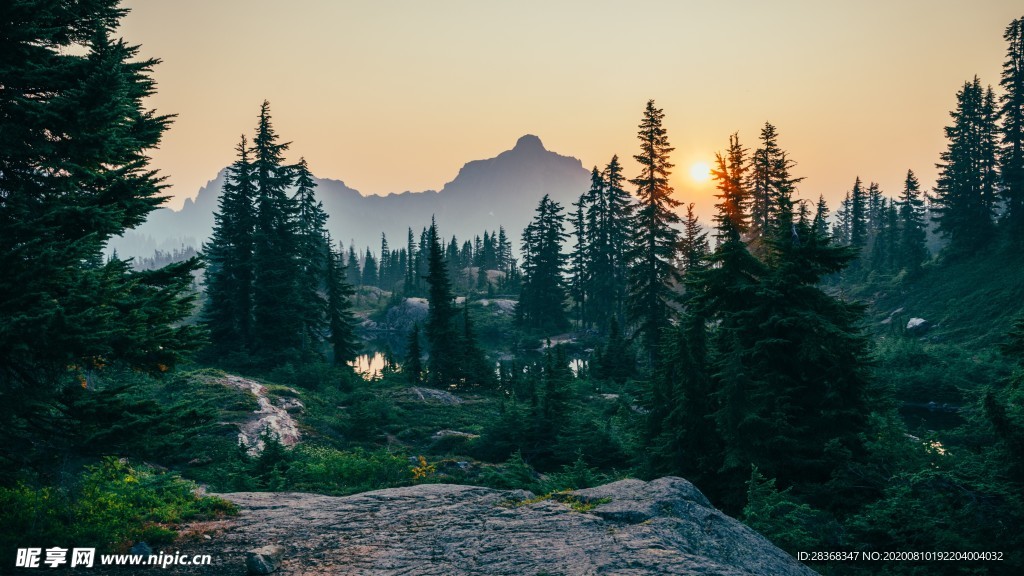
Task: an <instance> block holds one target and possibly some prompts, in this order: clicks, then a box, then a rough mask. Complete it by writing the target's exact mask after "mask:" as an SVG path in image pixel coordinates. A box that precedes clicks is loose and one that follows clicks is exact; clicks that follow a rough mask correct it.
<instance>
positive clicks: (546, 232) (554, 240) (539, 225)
mask: <svg viewBox="0 0 1024 576" xmlns="http://www.w3.org/2000/svg"><path fill="white" fill-rule="evenodd" d="M565 238H566V234H565V213H564V212H563V210H562V206H561V205H560V204H559V203H558V202H555V201H553V200H551V198H550V197H549V196H548V195H547V194H545V195H544V197H543V198H541V201H540V203H539V204H538V205H537V213H536V215H535V216H534V217H533V220H532V221H531V222H530V223H529V224H528V225H527V226H526V229H524V230H523V281H522V287H521V289H520V296H519V303H518V304H517V306H516V317H517V318H518V320H519V322H520V323H521V324H523V325H525V326H528V327H530V328H535V329H538V330H561V329H565V328H566V327H568V325H569V321H568V319H567V318H566V316H565V307H564V303H565V299H566V292H565V279H564V278H563V277H562V263H563V261H564V256H563V254H562V242H563V241H564V240H565Z"/></svg>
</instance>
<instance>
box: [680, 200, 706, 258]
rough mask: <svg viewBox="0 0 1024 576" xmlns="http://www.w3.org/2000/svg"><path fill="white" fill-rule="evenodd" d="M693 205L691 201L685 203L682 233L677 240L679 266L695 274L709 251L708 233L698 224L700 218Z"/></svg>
mask: <svg viewBox="0 0 1024 576" xmlns="http://www.w3.org/2000/svg"><path fill="white" fill-rule="evenodd" d="M693 207H694V204H693V202H690V203H689V204H687V205H686V219H685V221H684V222H683V235H682V238H681V239H680V241H679V256H680V259H681V264H682V266H681V268H682V269H683V271H684V272H685V273H686V274H695V273H697V272H699V271H700V270H701V269H703V268H704V265H705V263H706V261H707V258H708V253H709V252H710V246H709V245H708V233H707V232H705V231H704V228H703V227H702V226H701V225H700V220H699V219H698V218H697V213H696V212H694V210H693Z"/></svg>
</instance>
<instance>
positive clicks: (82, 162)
mask: <svg viewBox="0 0 1024 576" xmlns="http://www.w3.org/2000/svg"><path fill="white" fill-rule="evenodd" d="M0 10H2V12H3V16H2V17H0V78H2V80H0V85H2V88H0V117H2V118H3V120H2V121H0V123H2V128H0V134H2V135H0V230H2V232H0V266H2V270H3V274H2V275H0V419H2V421H3V422H4V425H3V429H2V432H0V446H2V448H0V460H3V461H4V468H5V469H8V470H20V469H23V467H22V466H21V465H20V464H21V462H23V461H24V460H25V459H27V458H30V457H32V456H35V455H38V454H44V455H46V456H47V457H49V458H55V459H59V458H61V457H62V456H63V454H61V453H60V452H59V451H57V450H54V448H58V447H59V445H60V444H61V443H62V440H61V438H60V437H59V436H58V435H55V434H54V433H53V432H54V431H55V430H57V431H59V430H63V429H65V428H62V427H61V426H60V423H61V422H62V421H66V420H67V419H68V414H69V409H68V404H69V403H73V402H75V401H76V399H78V398H82V395H83V394H84V391H83V390H82V382H85V385H87V386H88V385H89V382H91V381H92V380H91V378H90V377H89V376H90V374H92V373H99V372H102V371H103V370H106V369H109V368H113V367H116V366H122V367H124V366H127V367H131V368H134V369H138V370H142V371H147V372H159V371H162V370H167V369H169V368H170V367H171V366H173V365H174V364H175V362H176V360H178V359H179V358H180V356H181V355H182V354H183V353H185V352H187V351H189V350H191V349H194V348H195V346H196V345H197V344H198V341H197V340H198V338H197V336H198V332H199V331H198V329H197V328H196V327H195V326H192V325H188V324H183V323H181V320H182V319H183V318H184V317H185V316H187V315H188V314H189V313H190V312H191V308H192V297H191V296H190V288H191V282H192V277H191V274H192V272H193V271H194V270H195V269H197V267H198V261H197V260H196V259H190V260H187V261H185V262H181V263H176V264H171V265H168V266H166V267H164V268H161V269H158V270H147V271H138V272H136V271H132V270H131V266H130V263H128V262H126V261H123V260H119V259H116V258H111V259H108V260H107V261H106V262H103V257H102V253H103V249H104V245H105V244H106V243H107V241H108V240H110V239H111V238H112V237H114V236H116V235H119V234H121V233H123V232H124V231H125V230H127V229H129V228H133V227H136V226H138V225H140V224H142V223H143V222H144V221H145V220H146V216H147V215H148V214H149V213H150V212H151V211H153V210H154V209H155V208H156V207H157V206H158V205H159V204H161V203H162V202H163V201H164V197H162V196H161V195H160V193H161V190H162V189H163V188H164V185H163V184H162V183H161V182H162V178H161V177H160V176H159V175H158V174H157V173H156V172H155V171H154V170H152V169H151V168H150V166H149V160H150V159H149V156H148V151H149V150H152V149H153V148H155V147H156V146H157V144H158V143H159V141H160V137H161V135H162V134H163V132H164V130H166V129H167V127H168V125H169V124H170V122H171V117H170V116H167V115H162V114H158V113H156V112H155V111H153V110H149V109H147V108H146V107H145V106H144V101H145V100H146V99H147V98H148V97H150V96H152V95H153V94H154V92H155V83H154V81H153V79H152V77H151V74H152V71H153V67H154V66H155V65H156V64H157V63H158V60H155V59H146V60H140V59H137V57H138V53H139V49H138V47H136V46H131V45H129V44H127V43H125V42H124V41H123V40H118V39H114V38H112V34H113V33H114V31H115V30H116V29H117V27H118V24H119V21H120V20H121V18H122V17H123V16H124V15H125V13H126V10H124V9H121V8H118V7H117V2H116V1H115V0H94V1H91V2H67V1H61V2H20V3H16V4H15V3H5V4H4V7H3V8H2V9H0ZM79 378H82V380H79ZM60 404H63V406H60ZM62 464H64V463H62Z"/></svg>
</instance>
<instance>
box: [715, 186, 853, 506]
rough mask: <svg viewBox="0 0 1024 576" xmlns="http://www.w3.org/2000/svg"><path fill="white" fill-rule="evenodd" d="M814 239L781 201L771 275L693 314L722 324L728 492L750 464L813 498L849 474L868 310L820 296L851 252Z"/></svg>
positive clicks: (721, 400) (720, 383) (719, 342)
mask: <svg viewBox="0 0 1024 576" xmlns="http://www.w3.org/2000/svg"><path fill="white" fill-rule="evenodd" d="M818 240H819V239H818V237H817V236H816V235H815V234H813V233H812V231H811V229H810V226H809V224H808V223H807V221H806V220H805V219H802V220H794V219H793V214H792V205H791V204H789V203H787V202H782V203H781V204H780V211H779V214H778V219H777V221H776V224H775V227H774V229H773V230H772V235H771V238H770V241H769V244H768V250H769V257H768V258H767V259H766V261H767V262H768V263H769V267H768V268H767V269H764V270H762V271H761V273H760V274H759V275H758V276H759V277H757V278H756V280H754V281H753V282H750V283H735V284H734V285H733V286H734V288H735V289H734V290H730V291H728V292H731V293H729V294H728V300H725V299H721V300H718V301H715V300H712V299H708V300H706V301H705V304H706V305H705V306H703V307H699V308H697V309H698V310H699V311H700V313H701V315H702V317H703V319H704V320H705V321H706V322H710V321H716V320H717V321H718V323H717V328H716V332H717V334H716V337H715V343H716V349H717V350H716V354H715V356H714V358H715V359H714V361H713V363H712V366H713V368H712V373H714V374H715V375H716V376H715V383H714V387H715V389H716V390H717V392H716V400H717V402H718V404H719V406H718V410H717V411H716V413H715V420H716V425H717V429H718V432H719V434H720V435H721V437H722V441H723V445H724V460H723V464H722V471H723V472H724V473H725V477H726V478H729V479H730V480H728V481H727V484H728V483H733V484H737V485H738V484H739V483H741V482H742V481H743V479H744V478H745V477H746V472H747V470H749V466H750V465H751V464H752V463H753V464H756V465H757V466H758V467H759V468H761V469H763V470H765V471H766V472H768V473H769V474H770V475H771V476H773V477H776V478H778V479H779V481H780V482H781V483H782V484H783V485H786V486H789V485H793V484H799V485H801V486H806V487H808V489H809V490H810V487H813V486H815V485H821V484H823V483H825V482H826V481H827V480H828V479H829V478H830V477H832V475H833V474H834V473H835V472H836V471H837V470H838V469H839V468H840V467H842V466H843V465H844V461H843V458H845V456H843V454H850V453H852V452H855V451H856V450H857V447H858V443H859V440H858V434H860V432H861V431H863V430H864V429H865V426H866V417H867V413H868V410H867V404H866V402H867V388H868V380H867V371H866V367H867V358H868V342H867V339H866V338H865V337H864V335H863V334H862V333H861V330H860V327H859V325H860V321H861V320H860V319H861V315H862V312H863V308H862V307H861V306H860V305H858V304H851V303H847V302H844V301H842V300H838V299H836V298H834V297H832V296H830V295H828V294H826V293H825V292H823V291H822V290H821V288H820V287H819V283H820V281H821V279H822V277H824V276H826V275H828V274H833V273H836V272H838V271H840V270H841V269H842V268H843V267H844V266H846V265H847V264H848V263H849V262H850V261H851V260H852V259H853V258H854V252H853V249H852V248H846V247H842V246H834V245H831V244H830V243H821V242H819V241H818ZM709 279H710V280H715V277H714V275H712V276H709ZM722 292H723V290H722V289H721V288H718V287H714V286H713V285H709V286H707V288H706V293H722ZM722 304H724V305H725V306H722Z"/></svg>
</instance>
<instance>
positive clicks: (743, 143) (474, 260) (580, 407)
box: [0, 0, 1024, 575]
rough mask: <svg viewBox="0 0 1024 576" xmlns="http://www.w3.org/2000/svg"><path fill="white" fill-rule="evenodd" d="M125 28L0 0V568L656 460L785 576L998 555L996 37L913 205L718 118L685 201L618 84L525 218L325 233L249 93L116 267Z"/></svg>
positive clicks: (1009, 433) (135, 219) (137, 66)
mask: <svg viewBox="0 0 1024 576" xmlns="http://www.w3.org/2000/svg"><path fill="white" fill-rule="evenodd" d="M126 14H127V12H126V10H125V8H123V7H122V6H120V5H119V2H118V1H117V0H81V1H71V0H51V1H42V0H24V1H22V0H17V1H13V2H5V3H4V5H3V6H2V7H0V271H2V274H0V423H2V426H0V565H2V566H3V568H0V572H2V573H5V574H6V573H9V572H13V571H15V569H16V568H19V569H21V568H25V567H26V566H29V565H27V564H18V565H17V566H16V565H15V562H16V560H17V561H18V562H21V558H22V557H23V555H24V554H23V552H22V551H23V550H25V549H29V548H32V547H42V548H49V547H51V546H59V547H63V548H72V547H90V548H95V549H96V550H97V551H98V552H100V553H103V552H106V553H117V552H119V553H125V552H127V551H128V550H129V549H131V550H132V553H133V554H134V553H136V550H137V548H136V547H137V546H138V545H139V543H141V542H145V543H146V544H147V545H148V546H149V547H152V548H153V549H154V550H155V549H158V548H160V549H163V548H167V549H171V548H173V547H174V546H176V545H180V543H182V542H187V541H188V534H187V533H188V530H187V529H186V528H185V527H186V526H191V525H192V523H196V522H219V521H230V520H231V519H232V518H234V517H238V515H239V514H244V513H245V512H244V511H242V510H240V509H239V506H238V505H237V504H235V503H233V502H232V501H231V500H230V498H222V497H221V496H219V495H222V494H223V495H227V494H230V493H237V492H274V493H278V492H300V493H316V494H323V495H331V496H348V495H352V494H357V493H363V492H367V491H372V490H379V489H387V488H396V487H406V486H417V485H421V484H458V485H470V486H480V487H488V488H494V489H500V490H517V489H523V490H528V491H530V492H531V493H532V494H534V495H536V496H537V497H538V498H544V497H551V495H553V494H554V495H556V496H557V495H558V494H559V493H560V492H563V491H566V490H578V489H584V488H591V487H597V486H602V485H605V484H609V483H612V482H616V481H619V480H623V479H627V478H636V479H641V480H653V479H657V478H662V477H666V476H677V477H681V478H685V479H686V480H688V481H689V482H691V483H693V485H694V486H696V487H697V488H698V489H699V490H700V492H702V493H703V494H704V495H705V496H706V497H707V498H708V500H710V502H711V504H712V505H713V506H714V507H715V508H717V509H719V510H721V511H722V512H723V513H724V514H726V515H728V516H731V517H733V518H736V519H737V520H739V521H740V522H742V523H743V524H745V525H746V526H747V527H749V528H751V529H752V530H754V531H756V532H757V533H760V534H761V535H763V536H764V537H766V538H767V539H768V540H770V542H771V543H773V544H774V545H775V546H777V547H778V548H781V549H782V550H783V551H785V552H787V553H788V554H790V555H792V556H793V557H795V558H797V559H798V560H800V561H802V562H804V563H805V565H806V566H807V567H808V568H810V569H811V570H814V571H816V572H818V573H820V574H830V575H845V574H849V575H862V574H899V575H904V574H905V575H923V574H1022V573H1024V531H1022V528H1021V527H1022V526H1024V17H1021V18H1018V19H1015V20H1013V21H1010V22H1006V23H1005V28H1004V31H1003V36H1002V39H1001V41H1002V44H1001V46H1002V49H1003V50H1004V60H1003V61H1002V74H1001V76H1000V77H998V78H984V79H980V78H979V77H978V76H973V77H969V78H965V79H963V83H962V85H960V87H959V89H958V90H956V91H955V94H945V95H943V96H944V97H945V98H946V100H944V101H947V102H949V103H950V106H949V114H948V116H947V117H944V118H936V119H935V126H934V131H935V132H936V133H937V134H938V133H941V134H942V135H943V137H944V140H943V143H944V149H943V150H942V152H941V153H940V154H939V155H938V156H937V157H935V158H934V159H933V162H934V168H935V169H936V170H937V176H936V177H935V178H934V186H932V185H931V183H930V182H929V183H928V184H925V183H924V182H923V178H919V176H918V175H919V174H921V170H925V169H929V170H930V169H931V168H932V167H931V166H921V167H918V166H906V167H904V168H903V170H904V171H901V172H900V180H901V186H900V187H899V188H898V189H891V188H890V189H883V187H882V186H881V185H880V184H878V183H875V182H874V181H873V180H872V173H873V172H874V170H875V169H874V167H873V166H870V165H865V166H863V167H861V168H859V170H861V171H862V172H860V174H859V175H858V173H850V174H849V175H848V179H847V181H848V187H847V189H846V190H845V191H843V192H841V193H840V195H839V197H838V198H839V199H838V200H835V199H834V197H833V196H829V199H826V192H828V193H829V194H831V193H832V192H834V191H825V190H820V191H819V190H817V189H815V187H813V186H812V185H811V183H810V182H809V180H805V177H804V176H803V175H802V174H801V171H802V170H803V169H805V166H806V165H807V164H809V161H804V160H802V159H801V158H799V157H796V155H795V154H790V152H789V151H788V150H787V137H788V136H787V126H786V125H785V124H784V123H781V122H780V123H778V124H776V123H774V122H764V123H763V124H762V125H760V126H759V129H758V131H755V132H752V133H748V132H739V131H733V132H732V133H729V132H725V133H722V134H720V140H719V141H718V142H717V143H716V149H717V150H718V152H717V153H714V159H713V162H710V163H709V164H710V166H709V172H710V178H711V183H710V185H709V188H708V190H711V192H709V195H710V196H712V197H713V200H712V201H711V203H710V204H709V206H710V205H713V213H712V214H711V216H710V217H707V216H705V215H703V214H702V213H701V212H700V210H699V209H698V208H697V207H696V206H695V204H694V203H693V199H691V198H689V197H688V196H687V195H686V194H685V193H682V192H681V191H680V190H677V189H676V188H675V187H674V182H677V180H676V179H675V178H676V177H677V175H678V174H679V173H680V171H681V170H682V169H681V168H680V167H678V166H676V165H675V164H674V162H676V161H677V159H676V149H675V148H674V144H675V143H678V142H679V141H680V140H681V139H682V138H684V135H683V134H677V133H676V131H674V132H673V133H670V132H669V130H668V122H667V120H668V116H670V115H672V114H676V113H677V111H676V110H671V109H666V108H663V107H662V105H661V104H659V102H661V100H660V99H658V98H656V99H648V100H646V101H643V100H641V101H637V102H636V103H635V104H636V105H635V110H634V112H635V115H634V116H633V117H629V118H615V119H613V120H609V121H614V122H622V121H628V122H630V123H631V125H632V126H634V127H635V140H630V139H626V140H622V141H619V142H618V143H617V146H618V149H617V153H615V154H611V155H609V156H607V157H606V158H607V160H606V161H603V162H601V163H599V164H598V165H596V166H593V167H592V168H589V167H585V168H588V169H587V170H586V172H588V173H589V176H588V180H589V183H588V185H587V186H585V187H581V188H580V189H578V190H573V191H572V194H571V196H558V195H557V194H554V193H538V194H536V195H533V196H528V197H526V196H524V197H522V198H521V199H517V200H516V201H517V202H521V203H522V204H525V205H528V206H529V208H530V209H531V210H532V213H531V214H532V217H531V219H530V220H529V222H528V223H526V225H525V227H519V225H518V223H516V222H511V221H503V220H502V214H501V213H497V214H495V216H494V219H490V220H481V221H479V222H476V221H470V222H460V226H462V225H464V226H465V227H463V228H459V230H463V229H475V230H477V232H476V233H473V234H470V235H465V234H463V233H462V232H460V233H459V234H458V235H456V234H454V233H453V229H454V225H453V223H452V222H451V220H450V219H449V220H446V219H445V218H446V216H445V214H443V213H437V214H434V213H431V212H428V211H422V212H419V213H417V215H416V218H417V219H416V220H415V221H409V222H405V221H401V222H398V224H400V225H401V228H402V229H404V230H405V232H404V233H403V235H401V236H399V237H394V234H393V232H392V233H391V234H389V233H387V232H386V231H383V230H382V231H380V232H379V233H377V234H376V235H374V236H373V237H372V238H368V237H359V238H353V237H351V236H349V234H350V233H349V232H348V231H345V230H341V232H340V234H339V232H338V228H336V227H332V221H333V222H337V221H338V218H339V215H338V214H337V213H329V211H328V209H327V208H325V193H324V192H323V191H322V189H323V186H322V184H320V182H322V181H321V180H319V179H318V178H316V177H315V176H314V173H313V170H312V168H311V164H314V165H315V162H314V161H313V152H306V151H305V149H304V142H303V141H302V140H301V139H299V138H296V139H295V140H292V139H291V138H292V137H291V136H290V135H289V134H288V133H287V131H286V130H285V129H283V127H284V126H286V124H284V123H282V122H281V120H279V118H285V117H286V116H288V115H290V114H293V113H296V111H292V110H287V109H284V108H279V107H272V102H271V101H268V100H262V99H260V100H255V101H252V102H243V103H239V104H238V105H239V106H240V107H242V108H243V109H244V117H245V118H247V119H248V120H246V122H247V123H246V124H245V125H239V126H238V128H237V131H236V133H240V134H241V135H240V136H238V137H235V138H234V140H233V142H234V148H233V149H232V148H231V147H230V145H229V146H227V147H225V149H224V150H223V152H224V156H225V157H230V158H231V162H230V164H229V165H227V167H226V168H225V169H224V171H223V172H222V180H219V181H218V186H217V187H216V190H214V192H215V193H216V205H215V207H213V210H212V222H213V224H212V229H211V230H210V233H209V236H208V238H206V239H203V240H201V241H199V242H196V243H195V244H194V245H182V246H181V247H180V248H178V249H173V250H167V249H161V250H157V251H155V252H153V251H149V252H148V253H147V254H146V255H145V256H141V257H140V256H136V257H122V256H120V255H119V254H118V251H117V250H112V249H111V246H110V242H111V241H112V240H113V239H115V238H118V237H121V236H122V235H124V234H126V233H127V232H130V231H132V230H133V229H135V228H137V227H139V226H141V225H143V223H144V222H146V221H147V218H148V217H149V216H150V215H151V213H153V212H154V211H155V210H157V209H158V208H159V207H160V205H161V204H162V203H163V202H164V201H165V198H166V196H167V195H168V183H167V181H166V177H167V175H166V174H164V173H163V172H162V171H160V170H158V169H157V168H156V167H154V166H153V162H152V152H153V151H154V150H155V149H156V148H158V146H159V145H160V143H161V140H162V138H164V137H165V135H166V134H167V133H168V132H169V131H172V130H174V129H175V122H176V118H175V117H174V113H173V112H174V111H173V110H172V111H169V112H167V113H164V112H163V111H161V112H157V111H156V110H154V109H152V107H151V106H150V104H148V102H149V101H150V100H149V99H150V98H151V97H152V96H154V94H155V93H156V91H157V90H158V89H159V87H158V86H157V85H156V82H155V80H154V70H155V69H157V68H158V67H159V66H163V65H164V64H161V63H160V61H159V60H158V59H157V58H151V57H146V56H143V55H142V54H143V53H145V54H148V52H140V47H139V46H135V45H133V44H131V43H129V42H127V41H125V40H123V39H120V36H119V32H118V30H119V26H120V25H121V22H122V20H123V19H124V18H125V17H126ZM990 82H991V83H990ZM652 91H654V89H653V88H652ZM751 97H753V96H751ZM339 98H342V99H343V96H339ZM268 99H269V97H268ZM679 113H681V111H679ZM602 121H603V119H602V118H589V119H588V122H590V123H591V124H597V125H600V124H601V123H602ZM481 129H486V128H481ZM279 130H280V131H279ZM223 136H225V135H223V134H219V135H217V137H218V138H220V137H223ZM839 137H840V135H837V136H836V138H839ZM524 140H525V137H524ZM822 146H825V147H827V146H828V144H827V143H822ZM542 150H543V148H542ZM381 153H382V154H384V153H385V152H384V151H382V152H381ZM545 153H546V151H545ZM303 154H306V156H305V157H303V156H302V155H303ZM897 155H898V152H897ZM306 158H310V162H307V160H306ZM392 161H393V162H395V163H397V164H399V165H400V163H401V160H400V159H397V158H392ZM396 169H399V170H400V169H401V168H400V167H396ZM915 171H917V174H915ZM843 177H844V178H845V177H846V175H844V176H843ZM862 177H863V179H862ZM221 184H222V185H221ZM445 193H447V192H445V191H442V192H441V193H439V194H445ZM395 218H396V219H397V216H395ZM446 227H447V228H448V230H446ZM269 414H272V415H273V416H274V417H273V418H269V417H268V418H263V419H258V418H257V417H258V416H261V415H269ZM200 487H201V490H200ZM381 529H382V530H385V529H386V528H385V527H382V528H381ZM806 552H826V553H827V552H834V553H853V552H857V553H860V554H866V553H872V552H885V553H899V552H915V553H916V552H950V553H998V554H999V559H998V560H987V561H986V560H979V559H978V556H977V555H975V556H974V557H973V558H974V559H970V558H969V557H968V556H965V555H963V554H961V556H959V557H957V558H958V559H953V560H951V561H944V562H940V561H934V560H927V559H925V558H923V557H917V556H914V557H912V558H911V557H908V559H907V560H906V561H900V562H870V561H848V560H842V559H841V556H838V555H833V556H820V557H818V558H813V557H810V558H809V557H807V555H806V554H804V555H803V556H800V554H801V553H806ZM46 554H47V552H46V551H45V550H44V551H43V552H42V556H41V558H43V559H45V558H46ZM19 555H21V556H19ZM865 557H866V556H865ZM65 567H67V566H65ZM68 569H69V572H68V573H71V572H74V573H78V572H86V573H88V570H79V571H75V570H71V569H70V568H68ZM40 570H45V567H44V568H40ZM563 570H565V568H560V567H558V566H552V567H550V572H542V573H551V574H562V573H563ZM25 571H26V573H29V572H31V570H28V569H26V570H25ZM100 572H101V573H103V572H102V571H100ZM149 572H153V571H152V570H149V571H148V572H146V573H149ZM414 572H415V571H414ZM182 573H195V574H203V573H206V572H202V571H200V570H198V569H197V570H196V571H194V572H184V571H183V572H182ZM211 573H214V572H211ZM216 573H218V574H219V573H220V572H216ZM232 573H233V572H232ZM238 573H239V574H241V573H242V572H238ZM252 573H255V572H252ZM295 573H299V572H295ZM430 573H433V572H430ZM533 573H534V572H530V574H533ZM564 573H566V574H569V573H574V572H572V571H571V570H570V571H565V572H564ZM609 573H611V572H609ZM637 573H640V572H637ZM737 573H739V572H737ZM744 573H746V572H744Z"/></svg>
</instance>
